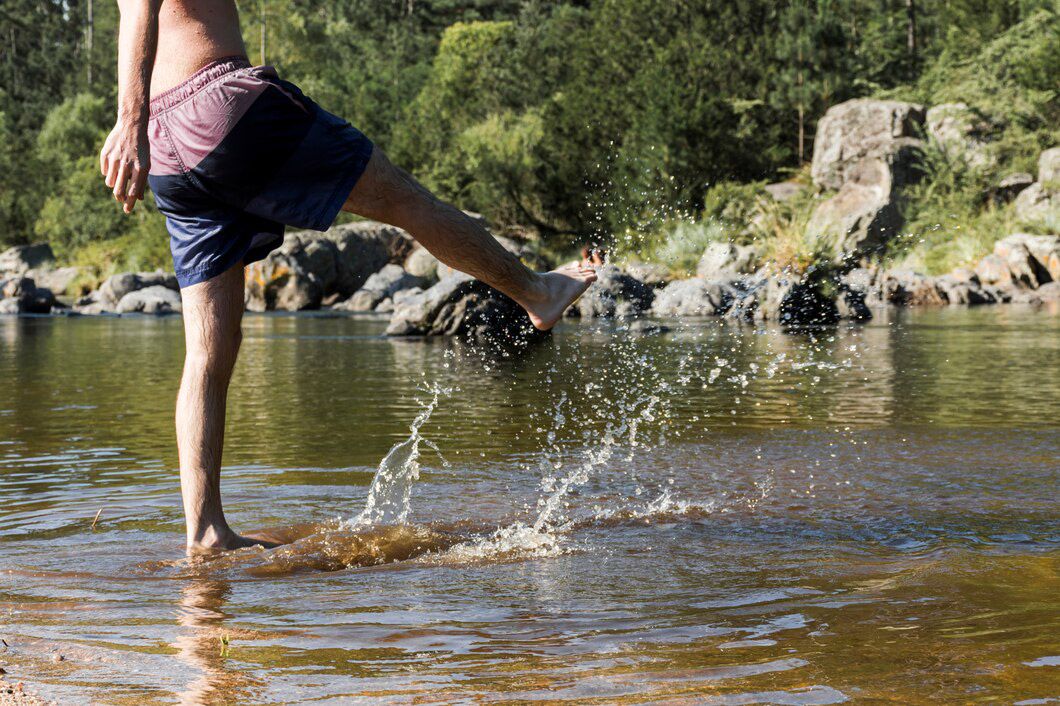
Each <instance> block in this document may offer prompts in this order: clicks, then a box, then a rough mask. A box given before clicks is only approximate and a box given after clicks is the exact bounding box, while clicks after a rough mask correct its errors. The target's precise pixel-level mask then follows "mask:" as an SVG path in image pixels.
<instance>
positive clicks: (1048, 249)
mask: <svg viewBox="0 0 1060 706" xmlns="http://www.w3.org/2000/svg"><path fill="white" fill-rule="evenodd" d="M1016 246H1023V247H1025V248H1026V249H1027V250H1028V251H1029V252H1030V254H1031V255H1032V256H1033V257H1034V259H1035V260H1036V261H1037V265H1032V268H1033V269H1035V270H1039V266H1040V270H1043V271H1044V273H1043V272H1042V271H1038V272H1037V273H1036V277H1037V279H1038V281H1039V284H1044V283H1045V282H1049V281H1052V280H1060V235H1033V234H1031V233H1013V234H1012V235H1010V236H1008V237H1007V238H1003V239H1002V240H999V241H998V242H997V243H995V244H994V253H995V254H996V255H1000V256H1001V257H1002V258H1004V259H1005V260H1006V261H1007V260H1008V258H1009V257H1010V251H1011V250H1012V249H1013V248H1014V247H1016ZM1045 275H1048V277H1047V278H1046V277H1045Z"/></svg>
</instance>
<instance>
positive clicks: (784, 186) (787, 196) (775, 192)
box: [762, 181, 806, 203]
mask: <svg viewBox="0 0 1060 706" xmlns="http://www.w3.org/2000/svg"><path fill="white" fill-rule="evenodd" d="M762 189H763V190H764V191H765V192H766V193H767V194H769V196H770V197H771V198H772V199H773V200H774V201H779V202H781V203H784V202H785V201H791V200H792V199H793V198H795V197H796V196H799V195H800V194H802V193H803V192H805V191H806V186H805V185H803V184H800V183H798V182H797V181H780V182H777V183H775V184H766V185H765V186H764V187H762Z"/></svg>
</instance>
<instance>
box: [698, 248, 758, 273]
mask: <svg viewBox="0 0 1060 706" xmlns="http://www.w3.org/2000/svg"><path fill="white" fill-rule="evenodd" d="M755 259H756V257H755V250H754V248H752V247H751V246H750V245H736V244H734V243H728V242H725V243H711V244H710V245H708V246H707V249H706V250H704V251H703V256H702V257H700V259H699V264H698V265H697V266H696V274H697V275H698V276H700V277H702V278H703V279H707V280H716V281H722V282H727V281H731V280H734V279H738V278H739V277H741V276H743V275H746V274H750V273H752V272H754V270H755Z"/></svg>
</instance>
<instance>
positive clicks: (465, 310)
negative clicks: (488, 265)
mask: <svg viewBox="0 0 1060 706" xmlns="http://www.w3.org/2000/svg"><path fill="white" fill-rule="evenodd" d="M386 333H387V335H388V336H439V335H447V336H458V337H461V338H464V339H467V340H472V341H478V342H486V343H491V344H496V345H500V346H508V345H512V344H525V343H527V342H530V341H535V340H540V339H541V338H543V337H545V336H547V335H548V334H547V332H542V331H538V330H537V329H536V328H534V326H533V324H531V323H530V317H529V316H527V315H526V312H525V311H523V309H522V307H520V306H519V305H518V304H516V303H515V302H514V301H512V300H511V299H509V298H508V297H507V296H505V295H503V294H501V293H500V292H498V291H497V290H495V289H493V288H491V287H489V286H488V285H486V284H485V283H483V282H480V281H478V280H474V279H472V278H470V277H468V276H467V275H464V274H459V273H458V274H455V275H452V276H450V277H446V278H444V279H442V280H440V281H439V282H438V283H437V284H435V285H434V286H432V287H431V288H430V289H427V290H425V291H423V292H420V293H418V294H413V295H411V296H407V297H405V298H404V299H403V300H402V301H401V303H399V304H396V306H395V308H394V313H393V314H392V315H391V318H390V324H389V326H387V329H386Z"/></svg>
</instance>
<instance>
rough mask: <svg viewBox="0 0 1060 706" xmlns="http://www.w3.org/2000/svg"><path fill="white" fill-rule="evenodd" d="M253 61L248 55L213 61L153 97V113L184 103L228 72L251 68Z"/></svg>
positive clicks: (151, 104) (153, 114)
mask: <svg viewBox="0 0 1060 706" xmlns="http://www.w3.org/2000/svg"><path fill="white" fill-rule="evenodd" d="M250 67H251V63H250V62H249V61H247V59H246V57H242V56H226V57H223V58H221V59H216V60H214V61H211V62H210V63H209V64H207V65H206V66H204V67H202V68H201V69H199V70H198V71H196V72H195V73H194V74H192V75H191V78H189V79H188V80H187V81H184V82H183V83H179V84H177V85H176V86H174V87H173V88H170V89H169V90H168V91H163V92H162V93H159V94H158V95H157V96H155V97H154V98H152V99H151V103H150V106H151V115H152V116H155V115H157V114H158V113H161V112H163V111H165V110H169V109H170V108H172V107H173V106H175V105H177V104H179V103H182V102H183V101H185V100H187V99H188V98H190V97H191V96H192V95H194V94H195V93H197V92H198V91H200V90H202V89H203V88H204V87H205V86H206V85H207V84H209V83H211V82H212V81H214V80H216V79H218V78H220V77H222V76H224V75H225V74H227V73H231V72H233V71H238V70H240V69H249V68H250Z"/></svg>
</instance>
